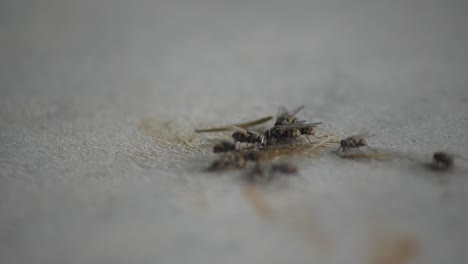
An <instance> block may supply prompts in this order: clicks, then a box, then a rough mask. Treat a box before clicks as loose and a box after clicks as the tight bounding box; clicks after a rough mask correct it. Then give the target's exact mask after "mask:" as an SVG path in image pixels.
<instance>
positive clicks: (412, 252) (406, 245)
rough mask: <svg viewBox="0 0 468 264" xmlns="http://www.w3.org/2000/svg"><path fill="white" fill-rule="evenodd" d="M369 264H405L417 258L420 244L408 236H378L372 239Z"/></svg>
mask: <svg viewBox="0 0 468 264" xmlns="http://www.w3.org/2000/svg"><path fill="white" fill-rule="evenodd" d="M371 249H372V250H371V252H370V256H369V261H368V263H369V264H404V263H408V262H409V261H410V260H411V259H413V258H415V257H416V255H417V254H418V252H419V243H418V241H417V240H416V239H415V238H414V237H413V236H411V235H408V234H393V235H390V234H382V233H380V234H378V235H375V236H374V237H373V239H372V248H371Z"/></svg>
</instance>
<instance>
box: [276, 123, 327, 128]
mask: <svg viewBox="0 0 468 264" xmlns="http://www.w3.org/2000/svg"><path fill="white" fill-rule="evenodd" d="M320 124H322V122H314V123H305V122H303V121H299V122H295V123H291V124H287V125H281V126H276V127H277V128H297V129H300V128H303V127H316V126H318V125H320Z"/></svg>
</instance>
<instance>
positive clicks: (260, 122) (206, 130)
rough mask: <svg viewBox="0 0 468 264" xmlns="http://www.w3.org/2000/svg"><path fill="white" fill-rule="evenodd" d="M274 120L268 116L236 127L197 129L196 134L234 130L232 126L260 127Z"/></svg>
mask: <svg viewBox="0 0 468 264" xmlns="http://www.w3.org/2000/svg"><path fill="white" fill-rule="evenodd" d="M272 118H273V117H272V116H266V117H263V118H260V119H256V120H253V121H249V122H245V123H240V124H235V125H229V126H223V127H214V128H206V129H195V132H196V133H207V132H221V131H227V130H232V126H236V127H242V128H247V127H251V126H256V125H260V124H262V123H265V122H267V121H270V120H271V119H272Z"/></svg>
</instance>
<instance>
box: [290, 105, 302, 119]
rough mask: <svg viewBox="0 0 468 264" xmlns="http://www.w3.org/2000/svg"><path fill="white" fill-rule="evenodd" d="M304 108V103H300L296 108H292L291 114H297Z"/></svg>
mask: <svg viewBox="0 0 468 264" xmlns="http://www.w3.org/2000/svg"><path fill="white" fill-rule="evenodd" d="M302 109H304V105H300V106H299V107H297V108H296V109H294V110H292V111H291V112H289V116H291V117H292V116H295V115H297V113H299V112H300V111H301V110H302Z"/></svg>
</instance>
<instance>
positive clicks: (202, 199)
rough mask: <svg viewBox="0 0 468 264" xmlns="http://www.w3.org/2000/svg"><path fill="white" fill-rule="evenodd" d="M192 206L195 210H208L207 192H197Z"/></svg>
mask: <svg viewBox="0 0 468 264" xmlns="http://www.w3.org/2000/svg"><path fill="white" fill-rule="evenodd" d="M192 204H193V206H194V207H195V208H197V209H201V210H205V209H207V208H208V200H207V199H206V194H205V192H195V193H193V196H192Z"/></svg>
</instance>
